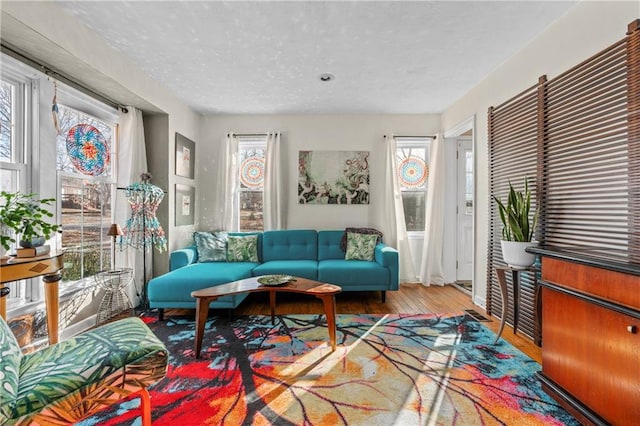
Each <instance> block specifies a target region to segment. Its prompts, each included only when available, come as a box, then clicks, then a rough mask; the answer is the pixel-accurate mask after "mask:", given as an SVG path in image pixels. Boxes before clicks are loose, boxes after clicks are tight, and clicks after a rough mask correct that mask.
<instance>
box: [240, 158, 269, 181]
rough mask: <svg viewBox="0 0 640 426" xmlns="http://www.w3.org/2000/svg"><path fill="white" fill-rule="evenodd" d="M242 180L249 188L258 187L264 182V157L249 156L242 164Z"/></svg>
mask: <svg viewBox="0 0 640 426" xmlns="http://www.w3.org/2000/svg"><path fill="white" fill-rule="evenodd" d="M240 180H241V181H242V184H243V185H244V186H246V187H247V188H251V189H258V188H262V185H263V184H264V158H261V157H258V156H255V157H249V158H247V159H246V160H244V161H243V162H242V165H241V166H240Z"/></svg>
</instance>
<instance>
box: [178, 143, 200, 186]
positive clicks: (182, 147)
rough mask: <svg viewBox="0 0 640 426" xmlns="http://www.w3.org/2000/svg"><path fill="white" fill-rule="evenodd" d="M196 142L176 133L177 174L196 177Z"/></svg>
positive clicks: (190, 177)
mask: <svg viewBox="0 0 640 426" xmlns="http://www.w3.org/2000/svg"><path fill="white" fill-rule="evenodd" d="M195 159H196V143H195V142H194V141H192V140H190V139H188V138H186V137H184V136H182V135H181V134H180V133H176V175H178V176H184V177H187V178H189V179H194V178H195Z"/></svg>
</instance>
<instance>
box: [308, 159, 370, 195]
mask: <svg viewBox="0 0 640 426" xmlns="http://www.w3.org/2000/svg"><path fill="white" fill-rule="evenodd" d="M298 170H299V176H298V203H299V204H369V151H299V152H298Z"/></svg>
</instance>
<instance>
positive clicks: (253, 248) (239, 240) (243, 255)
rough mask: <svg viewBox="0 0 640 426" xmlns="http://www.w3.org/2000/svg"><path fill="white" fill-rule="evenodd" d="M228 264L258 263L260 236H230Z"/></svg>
mask: <svg viewBox="0 0 640 426" xmlns="http://www.w3.org/2000/svg"><path fill="white" fill-rule="evenodd" d="M227 262H254V263H255V262H258V236H257V235H245V236H241V237H240V236H234V235H229V237H228V241H227Z"/></svg>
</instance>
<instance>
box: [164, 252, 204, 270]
mask: <svg viewBox="0 0 640 426" xmlns="http://www.w3.org/2000/svg"><path fill="white" fill-rule="evenodd" d="M197 261H198V250H197V249H196V246H190V247H186V248H183V249H180V250H176V251H172V252H171V256H170V257H169V270H170V271H174V270H176V269H179V268H182V267H183V266H187V265H190V264H192V263H195V262H197Z"/></svg>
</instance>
